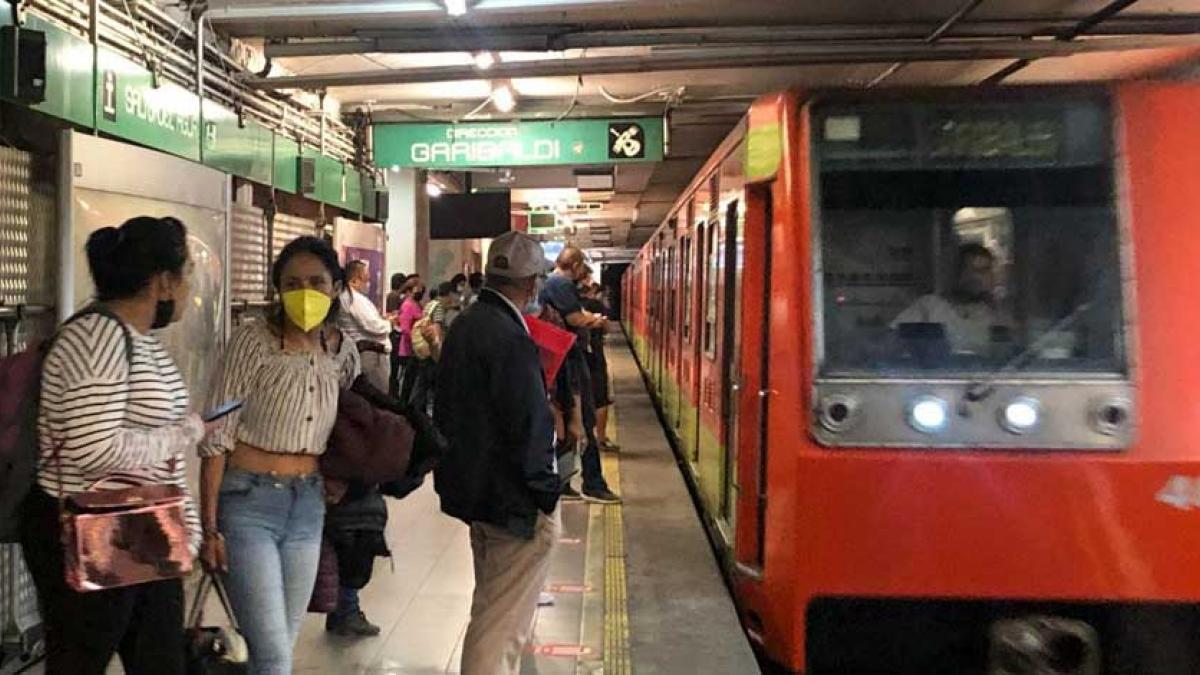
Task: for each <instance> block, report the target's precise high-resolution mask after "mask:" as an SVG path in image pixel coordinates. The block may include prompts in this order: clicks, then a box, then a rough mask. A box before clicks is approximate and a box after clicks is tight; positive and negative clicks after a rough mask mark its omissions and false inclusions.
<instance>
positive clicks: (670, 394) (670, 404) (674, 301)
mask: <svg viewBox="0 0 1200 675" xmlns="http://www.w3.org/2000/svg"><path fill="white" fill-rule="evenodd" d="M664 263H665V265H666V280H667V283H666V287H665V288H664V289H663V292H664V293H665V294H666V302H665V305H666V308H667V313H666V340H665V345H664V351H665V352H666V357H665V359H664V366H663V375H662V379H663V398H664V401H663V404H664V405H663V412H664V413H665V414H666V416H667V424H668V428H670V429H674V428H675V410H676V409H677V407H678V405H679V403H678V402H679V379H678V378H677V377H676V373H678V371H679V323H678V321H679V317H678V314H677V312H678V310H679V270H678V268H677V265H678V264H679V244H678V242H676V241H672V242H671V244H670V245H669V246H667V256H666V260H665V261H664Z"/></svg>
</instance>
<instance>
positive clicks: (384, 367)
mask: <svg viewBox="0 0 1200 675" xmlns="http://www.w3.org/2000/svg"><path fill="white" fill-rule="evenodd" d="M345 274H346V288H345V290H343V291H342V295H341V308H342V311H341V312H339V313H338V320H337V325H338V329H339V330H341V331H342V334H343V335H344V336H345V337H346V339H347V340H349V341H350V343H351V344H353V345H354V346H355V347H357V348H358V353H359V356H360V361H361V363H362V372H363V375H366V376H367V381H368V382H370V383H371V385H372V386H373V387H375V388H376V389H378V390H379V391H387V390H388V389H389V387H390V385H391V383H390V380H391V363H390V360H389V358H388V354H390V353H391V351H392V345H391V340H390V338H391V333H392V324H391V322H389V321H388V320H387V319H385V318H383V316H382V315H381V314H380V313H379V308H378V307H376V306H375V302H374V301H373V300H372V299H371V298H369V297H367V295H366V294H365V293H364V292H365V291H366V290H367V288H368V287H369V286H370V283H371V276H370V272H369V270H368V269H367V263H365V262H363V261H362V260H351V261H350V262H349V263H347V264H346V271H345Z"/></svg>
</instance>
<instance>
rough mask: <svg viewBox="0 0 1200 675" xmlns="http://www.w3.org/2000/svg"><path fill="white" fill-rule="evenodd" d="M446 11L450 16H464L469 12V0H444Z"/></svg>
mask: <svg viewBox="0 0 1200 675" xmlns="http://www.w3.org/2000/svg"><path fill="white" fill-rule="evenodd" d="M443 1H444V2H445V5H446V13H447V14H449V15H450V16H462V15H463V14H466V13H467V0H443Z"/></svg>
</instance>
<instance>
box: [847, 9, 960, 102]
mask: <svg viewBox="0 0 1200 675" xmlns="http://www.w3.org/2000/svg"><path fill="white" fill-rule="evenodd" d="M981 4H983V0H967V1H966V2H965V3H963V4H962V5H961V6H960V7H959V8H958V10H957V11H956V12H954V14H951V15H950V17H949V18H948V19H946V20H945V21H943V22H942V24H941V25H940V26H938V27H937V28H935V29H933V32H932V33H930V34H929V35H928V36H926V37H925V44H933V43H935V42H937V41H938V40H941V39H942V37H943V36H944V35H945V34H946V33H949V32H950V30H951V29H952V28H954V26H956V25H957V24H958V23H959V22H960V21H962V20H963V19H965V18H966V17H967V15H968V14H970V13H971V12H973V11H975V8H976V7H978V6H979V5H981ZM903 67H904V62H903V61H897V62H895V63H893V64H892V65H890V66H888V67H887V68H885V69H884V71H883V72H882V73H880V74H878V75H876V76H875V78H874V79H873V80H871V81H870V82H868V83H867V89H871V88H872V87H877V86H879V85H881V84H883V82H884V80H887V79H888V78H889V77H891V76H892V75H895V74H896V73H898V72H900V69H901V68H903Z"/></svg>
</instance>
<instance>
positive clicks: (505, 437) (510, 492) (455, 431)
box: [434, 232, 561, 675]
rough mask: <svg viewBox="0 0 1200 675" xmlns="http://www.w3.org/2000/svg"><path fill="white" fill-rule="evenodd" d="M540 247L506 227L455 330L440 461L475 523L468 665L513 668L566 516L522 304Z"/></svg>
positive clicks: (441, 391) (460, 514)
mask: <svg viewBox="0 0 1200 675" xmlns="http://www.w3.org/2000/svg"><path fill="white" fill-rule="evenodd" d="M544 266H545V261H544V258H543V255H542V249H541V246H539V245H538V243H537V242H536V241H534V240H533V239H532V238H531V237H529V236H528V235H526V234H523V233H520V232H507V233H505V234H503V235H501V236H500V237H497V238H496V240H495V241H494V242H492V245H491V248H490V249H489V251H488V262H487V267H486V268H485V269H486V272H487V282H486V285H485V287H484V288H483V290H482V291H481V292H480V295H479V299H478V301H476V302H475V303H474V304H472V305H471V306H470V307H468V308H467V309H466V311H464V312H463V313H462V316H460V317H459V319H458V321H457V322H456V323H455V324H454V327H453V328H452V329H451V330H450V333H449V335H448V336H447V338H446V342H445V345H444V346H443V349H442V358H441V361H440V363H439V365H438V376H437V378H438V389H437V400H436V402H435V404H434V421H435V422H436V424H437V426H438V428H439V429H440V430H441V432H442V433H443V434H444V435H445V436H446V439H447V440H448V441H449V445H450V448H449V450H448V452H447V453H446V455H445V456H444V457H443V458H442V460H441V462H440V463H439V464H438V467H437V468H436V469H435V470H434V487H435V488H436V490H437V492H438V494H439V495H440V497H441V504H442V511H443V512H445V513H446V514H447V515H450V516H452V517H454V518H458V519H460V520H462V521H464V522H466V523H467V524H468V525H470V528H471V549H472V551H473V553H474V564H475V592H474V596H473V598H472V602H471V620H470V623H469V625H468V626H467V634H466V638H465V640H464V643H463V653H462V673H463V675H516V674H517V673H518V672H519V670H520V664H521V654H522V653H523V652H524V651H525V647H526V645H527V644H528V642H529V639H530V637H531V636H532V633H533V618H534V613H535V611H536V608H537V603H538V596H539V594H540V593H541V590H542V587H543V585H544V584H545V582H546V576H547V574H548V572H549V567H550V554H551V552H552V551H553V549H554V546H555V544H556V543H557V541H558V537H559V533H560V531H561V525H560V521H559V512H558V495H559V492H560V490H561V479H560V478H559V474H558V467H557V465H556V462H555V456H554V423H553V420H552V417H551V414H550V404H549V402H548V399H547V392H546V384H545V380H544V378H543V375H542V367H541V359H540V356H539V352H538V347H537V345H536V344H534V342H533V339H532V338H531V337H530V335H529V328H528V327H527V326H526V324H525V319H524V317H523V316H522V313H523V311H524V310H525V309H526V308H527V307H528V306H529V305H530V304H531V303H532V302H533V300H534V299H535V298H536V296H537V277H538V274H540V273H541V272H542V270H543V268H544Z"/></svg>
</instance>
